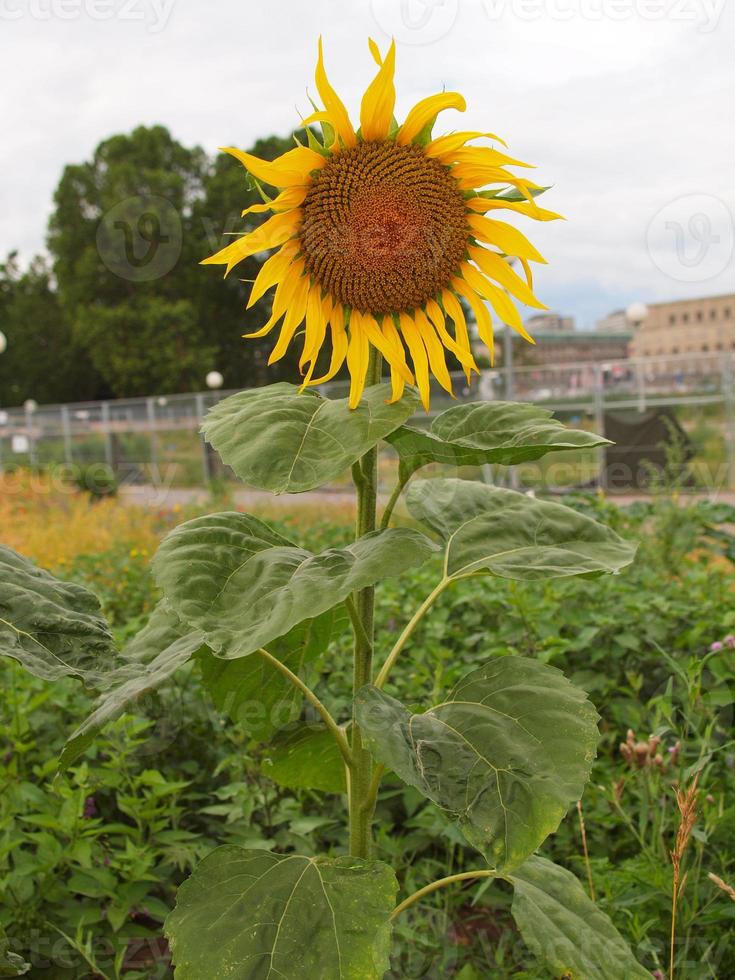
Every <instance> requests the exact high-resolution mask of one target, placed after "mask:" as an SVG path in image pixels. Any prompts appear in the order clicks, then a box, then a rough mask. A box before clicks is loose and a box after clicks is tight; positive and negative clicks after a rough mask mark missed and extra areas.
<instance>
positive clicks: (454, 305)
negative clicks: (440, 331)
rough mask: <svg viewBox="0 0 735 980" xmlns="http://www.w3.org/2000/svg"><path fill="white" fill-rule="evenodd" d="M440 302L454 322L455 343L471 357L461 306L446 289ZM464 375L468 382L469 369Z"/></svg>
mask: <svg viewBox="0 0 735 980" xmlns="http://www.w3.org/2000/svg"><path fill="white" fill-rule="evenodd" d="M442 302H443V303H444V309H445V310H446V311H447V314H448V315H449V316H450V317H451V319H452V321H453V322H454V332H455V334H456V336H457V343H458V344H459V346H460V347H462V348H463V349H464V350H466V351H468V352H469V355H470V357H472V344H470V334H469V331H468V329H467V321H466V320H465V315H464V310H463V309H462V304H461V303H460V302H459V300H458V299H457V297H456V296H455V295H454V293H451V292H450V291H449V290H448V289H445V290H444V291H443V292H442ZM472 363H473V364H474V358H472ZM475 370H476V371H477V373H478V374H479V373H480V372H479V371H478V370H477V367H475ZM464 373H465V376H466V378H467V381H468V382H469V380H470V377H471V375H472V372H471V370H470V369H469V368H465V372H464Z"/></svg>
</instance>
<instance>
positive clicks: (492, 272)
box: [468, 246, 548, 310]
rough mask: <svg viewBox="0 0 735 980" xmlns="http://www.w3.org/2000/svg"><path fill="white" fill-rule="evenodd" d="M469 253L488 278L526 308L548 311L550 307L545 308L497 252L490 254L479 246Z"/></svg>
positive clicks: (471, 249) (470, 249) (471, 248)
mask: <svg viewBox="0 0 735 980" xmlns="http://www.w3.org/2000/svg"><path fill="white" fill-rule="evenodd" d="M468 251H469V255H470V258H471V259H472V261H473V262H475V263H476V264H477V265H479V267H480V268H481V269H482V271H483V272H484V273H485V275H486V276H489V277H490V278H491V279H494V280H495V281H496V282H499V283H500V285H501V286H503V287H504V288H505V289H507V290H508V292H509V293H512V294H513V295H514V296H515V297H516V299H519V300H520V301H521V303H525V304H526V306H535V307H536V309H538V310H548V306H545V305H544V304H543V303H542V302H540V300H538V299H537V298H536V297H535V296H534V295H533V293H532V292H531V290H530V289H529V288H528V286H527V285H526V284H525V282H524V281H523V280H522V279H521V277H520V276H518V275H517V274H516V273H515V272H514V271H513V270H512V269H511V267H510V266H509V265H508V263H507V262H506V261H505V259H502V258H501V257H500V256H499V255H498V254H496V253H495V252H490V251H489V250H488V249H486V248H479V247H478V246H470V248H469V249H468Z"/></svg>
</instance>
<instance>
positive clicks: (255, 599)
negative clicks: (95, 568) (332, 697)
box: [153, 513, 436, 660]
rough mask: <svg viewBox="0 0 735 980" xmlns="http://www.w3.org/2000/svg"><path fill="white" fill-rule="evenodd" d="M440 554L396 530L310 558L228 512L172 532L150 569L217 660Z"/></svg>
mask: <svg viewBox="0 0 735 980" xmlns="http://www.w3.org/2000/svg"><path fill="white" fill-rule="evenodd" d="M435 550H436V546H435V545H433V544H432V542H431V541H429V539H428V538H426V537H424V535H422V534H420V533H419V532H417V531H413V530H410V529H408V528H395V529H392V530H388V531H376V532H374V533H372V534H367V535H365V536H364V537H362V538H360V539H359V540H358V541H355V542H354V544H351V545H349V546H348V547H347V548H330V549H329V550H328V551H324V552H322V553H321V554H319V555H313V554H311V552H308V551H305V550H304V549H303V548H297V547H296V546H295V545H291V544H289V543H288V542H286V541H285V539H284V538H281V537H280V535H276V534H275V532H273V531H272V530H271V529H270V528H268V526H267V525H265V524H263V523H262V522H261V521H258V520H257V519H256V518H254V517H251V516H249V515H247V514H239V513H224V514H211V515H209V516H208V517H197V518H195V519H194V520H193V521H188V522H187V523H185V524H181V525H179V527H177V528H175V530H173V531H172V532H171V534H169V535H168V537H167V538H166V539H165V540H164V542H163V544H162V545H161V547H160V548H159V550H158V552H157V554H156V556H155V558H154V560H153V570H154V574H155V577H156V581H157V582H158V585H159V586H160V588H161V590H162V592H163V594H164V595H165V597H166V598H167V599H168V601H169V602H170V603H171V605H172V606H173V608H174V609H175V611H176V612H177V613H178V614H179V616H180V617H181V619H182V620H184V622H186V623H188V624H189V625H190V626H191V627H192V628H194V629H200V630H202V631H203V633H204V635H205V639H206V642H207V645H208V646H209V647H210V648H211V650H212V651H213V652H214V653H215V654H216V655H217V656H219V657H223V658H224V659H225V660H234V659H236V658H237V657H244V656H247V655H248V654H251V653H253V652H254V651H255V650H257V649H258V648H259V647H263V646H265V645H266V644H267V643H269V642H270V641H271V640H273V639H275V638H276V637H279V636H283V635H285V634H286V633H288V631H289V630H290V629H292V628H293V627H294V626H296V625H297V624H298V623H301V622H303V621H304V620H305V619H312V618H314V617H315V616H319V615H321V613H323V612H326V611H327V610H328V609H331V608H332V607H333V606H336V605H337V604H338V603H340V602H342V601H343V600H344V599H345V598H346V597H347V596H348V595H350V593H352V592H354V591H355V590H358V589H364V588H365V587H366V586H369V585H373V584H375V582H377V581H379V580H381V579H384V578H388V577H390V576H392V575H398V574H400V573H401V572H403V571H405V570H406V569H408V568H414V567H416V566H417V565H420V564H422V563H423V562H424V561H425V560H426V559H427V558H428V557H429V555H431V554H432V553H433V552H434V551H435Z"/></svg>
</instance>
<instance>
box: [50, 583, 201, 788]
mask: <svg viewBox="0 0 735 980" xmlns="http://www.w3.org/2000/svg"><path fill="white" fill-rule="evenodd" d="M203 643H204V639H203V636H202V634H201V633H200V632H198V631H197V630H191V629H189V627H188V626H185V625H184V624H183V623H182V622H181V621H180V620H179V618H178V616H176V614H175V613H173V612H172V611H171V609H169V608H168V606H167V605H166V603H165V602H159V603H158V605H157V606H156V608H155V609H154V610H153V612H152V613H151V617H150V619H149V620H148V623H147V624H146V625H145V626H144V627H143V629H142V630H141V631H140V632H139V633H138V634H137V635H136V636H134V637H133V639H132V640H131V641H130V642H129V643H128V645H127V646H126V647H125V648H124V649H123V651H122V653H121V654H120V656H119V659H118V665H119V666H118V667H117V669H116V670H115V671H114V673H113V674H112V675H111V678H110V680H111V682H112V687H111V688H110V689H109V690H107V691H105V693H104V694H103V695H102V696H101V697H100V698H99V700H98V702H97V705H96V707H95V709H94V711H93V712H92V714H91V715H90V716H89V718H87V719H86V720H85V721H84V722H83V723H82V724H81V725H80V726H79V728H77V730H76V731H75V732H74V733H73V734H72V735H71V736H70V738H69V739H68V740H67V742H66V745H65V746H64V748H63V750H62V753H61V756H60V757H59V771H60V772H63V771H64V770H65V769H67V768H68V767H69V766H70V765H71V764H72V763H73V762H74V761H75V760H76V759H78V758H79V756H80V755H81V754H82V753H83V752H84V751H85V750H86V749H87V748H88V747H89V746H90V745H91V744H92V742H93V741H94V739H95V738H96V736H97V735H98V734H99V733H100V732H101V731H102V729H103V728H104V727H105V725H107V724H108V723H109V722H111V721H113V720H114V719H115V718H118V717H119V716H120V715H121V714H123V713H124V712H125V711H127V710H128V709H129V708H130V706H131V705H132V704H134V703H135V702H136V701H137V700H138V699H139V698H140V697H141V696H142V695H143V694H146V693H147V692H148V691H152V690H155V689H156V688H157V687H160V686H161V684H163V683H164V682H165V681H167V680H168V679H169V677H171V675H172V674H174V673H175V672H176V671H177V670H178V669H179V667H182V666H183V665H184V664H185V663H187V662H188V661H189V660H191V658H192V657H193V656H194V654H195V653H196V652H197V651H198V650H200V649H201V647H202V645H203Z"/></svg>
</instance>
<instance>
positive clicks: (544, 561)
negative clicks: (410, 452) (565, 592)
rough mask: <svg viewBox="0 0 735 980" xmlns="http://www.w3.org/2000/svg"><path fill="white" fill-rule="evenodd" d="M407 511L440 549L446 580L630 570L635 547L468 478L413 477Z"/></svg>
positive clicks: (552, 508)
mask: <svg viewBox="0 0 735 980" xmlns="http://www.w3.org/2000/svg"><path fill="white" fill-rule="evenodd" d="M407 503H408V509H409V511H410V512H411V514H412V515H413V516H414V517H415V518H417V519H418V520H419V521H422V522H423V523H424V524H426V525H428V526H429V527H430V528H431V529H432V530H433V531H435V532H436V534H438V535H439V537H440V538H441V539H442V540H443V541H444V542H445V544H446V556H445V567H446V574H447V575H448V576H449V577H456V576H459V575H466V574H468V573H470V572H479V571H484V572H490V573H491V574H493V575H498V576H500V577H501V578H512V579H541V578H562V577H564V576H570V575H587V576H597V575H602V574H603V573H605V572H617V571H619V570H620V569H621V568H622V567H623V566H625V565H629V564H630V562H631V561H632V560H633V557H634V556H635V547H634V546H633V545H631V544H629V543H628V542H627V541H623V539H622V538H620V537H619V536H618V535H617V534H616V533H615V532H614V531H611V530H610V529H609V528H607V527H604V526H603V525H602V524H598V523H597V521H594V520H592V518H590V517H585V516H584V515H582V514H579V513H577V512H576V511H574V510H572V509H571V508H569V507H564V505H563V504H556V503H550V502H549V501H545V500H536V499H535V498H533V497H527V496H526V495H525V494H522V493H517V492H516V491H514V490H503V489H501V488H500V487H493V486H488V485H487V484H485V483H479V482H476V481H473V480H455V479H450V480H418V481H417V482H416V483H414V484H413V485H412V486H411V488H410V489H409V491H408V497H407Z"/></svg>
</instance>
